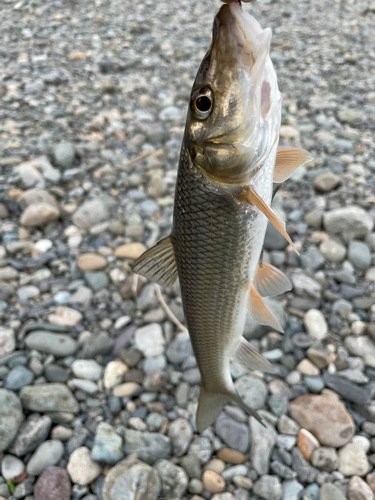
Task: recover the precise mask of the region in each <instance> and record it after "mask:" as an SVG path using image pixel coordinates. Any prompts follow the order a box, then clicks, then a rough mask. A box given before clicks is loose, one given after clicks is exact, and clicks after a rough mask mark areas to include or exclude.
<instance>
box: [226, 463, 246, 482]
mask: <svg viewBox="0 0 375 500" xmlns="http://www.w3.org/2000/svg"><path fill="white" fill-rule="evenodd" d="M248 473H249V468H248V467H247V465H243V464H241V465H233V466H232V467H228V469H225V470H223V472H222V473H221V477H222V478H223V479H225V481H226V482H227V483H230V482H231V481H232V480H233V478H234V476H247V475H248Z"/></svg>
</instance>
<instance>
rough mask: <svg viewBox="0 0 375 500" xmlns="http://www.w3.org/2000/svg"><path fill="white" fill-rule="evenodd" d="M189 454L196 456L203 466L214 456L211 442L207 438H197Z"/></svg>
mask: <svg viewBox="0 0 375 500" xmlns="http://www.w3.org/2000/svg"><path fill="white" fill-rule="evenodd" d="M189 453H190V454H193V455H195V456H196V457H197V458H198V459H199V461H200V462H201V463H202V464H204V463H206V462H208V461H209V459H210V458H211V455H212V448H211V444H210V441H209V440H208V439H207V438H206V437H196V438H195V439H193V441H192V443H191V445H190V448H189Z"/></svg>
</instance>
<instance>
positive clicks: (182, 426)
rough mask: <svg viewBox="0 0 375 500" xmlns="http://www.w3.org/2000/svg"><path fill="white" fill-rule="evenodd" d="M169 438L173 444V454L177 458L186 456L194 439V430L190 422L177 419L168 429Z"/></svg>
mask: <svg viewBox="0 0 375 500" xmlns="http://www.w3.org/2000/svg"><path fill="white" fill-rule="evenodd" d="M168 436H169V437H170V438H171V441H172V444H173V453H174V455H176V456H177V457H181V456H182V455H184V454H185V453H186V451H187V449H188V447H189V445H190V443H191V440H192V437H193V428H192V427H191V425H190V423H189V422H188V420H186V419H184V418H177V419H176V420H174V421H173V422H172V423H171V424H170V425H169V428H168Z"/></svg>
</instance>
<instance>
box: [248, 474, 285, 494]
mask: <svg viewBox="0 0 375 500" xmlns="http://www.w3.org/2000/svg"><path fill="white" fill-rule="evenodd" d="M253 492H254V493H255V495H258V496H259V497H260V498H262V499H263V500H270V499H272V500H281V498H282V494H283V489H282V486H281V483H280V480H279V478H278V477H277V476H270V475H268V474H264V475H263V476H261V477H260V479H258V480H257V481H256V482H255V483H254V485H253Z"/></svg>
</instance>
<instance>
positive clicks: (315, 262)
mask: <svg viewBox="0 0 375 500" xmlns="http://www.w3.org/2000/svg"><path fill="white" fill-rule="evenodd" d="M300 259H301V264H302V267H304V268H305V269H311V270H312V271H317V270H318V269H321V268H322V267H324V264H325V258H324V257H323V255H322V254H321V253H320V252H319V250H318V249H317V248H316V247H309V248H308V250H307V252H305V253H303V254H302V255H301V256H300Z"/></svg>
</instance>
